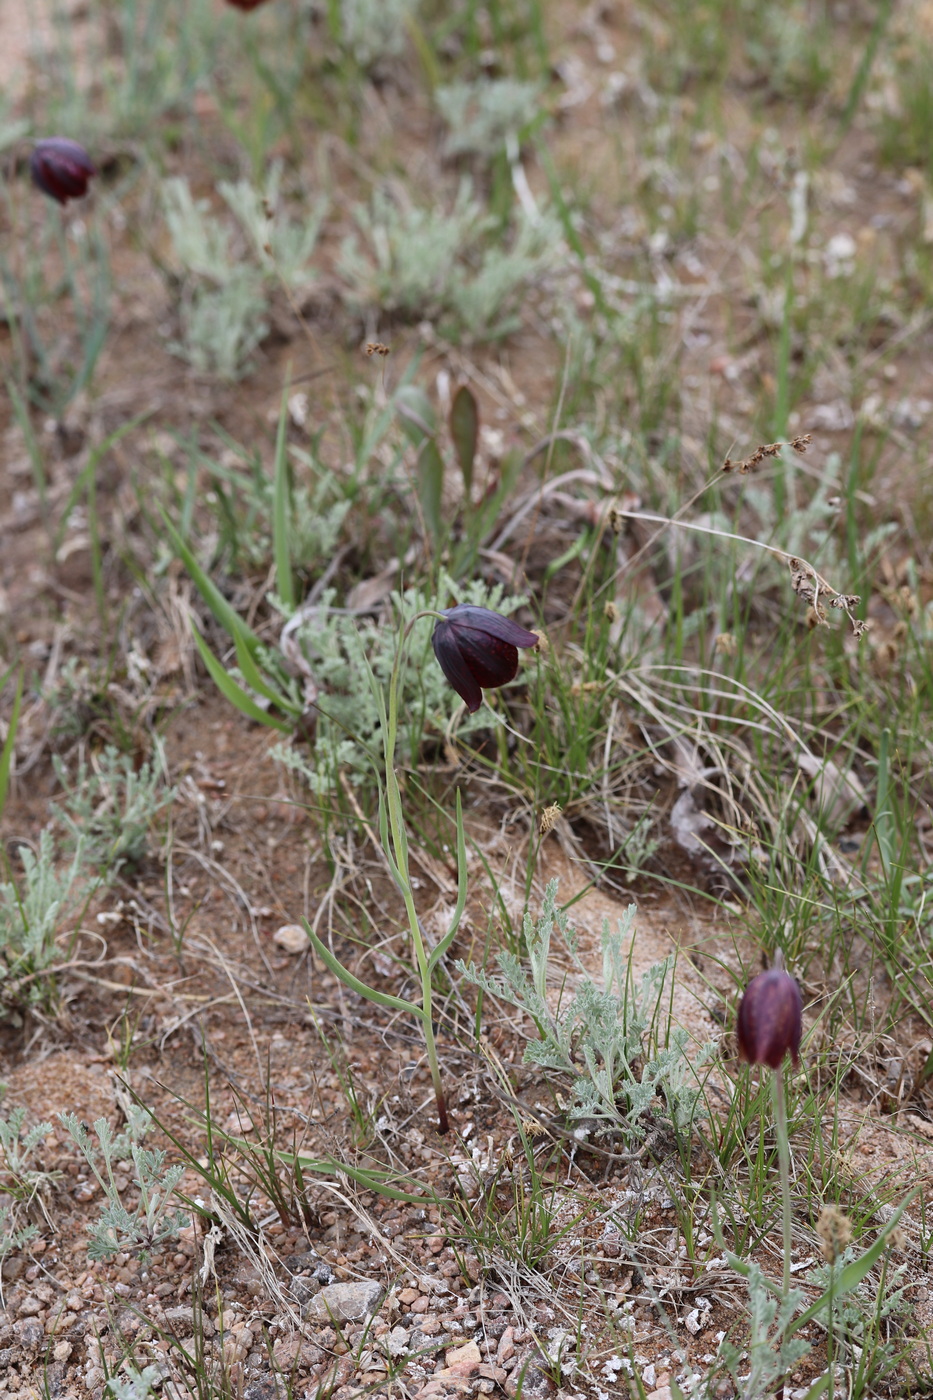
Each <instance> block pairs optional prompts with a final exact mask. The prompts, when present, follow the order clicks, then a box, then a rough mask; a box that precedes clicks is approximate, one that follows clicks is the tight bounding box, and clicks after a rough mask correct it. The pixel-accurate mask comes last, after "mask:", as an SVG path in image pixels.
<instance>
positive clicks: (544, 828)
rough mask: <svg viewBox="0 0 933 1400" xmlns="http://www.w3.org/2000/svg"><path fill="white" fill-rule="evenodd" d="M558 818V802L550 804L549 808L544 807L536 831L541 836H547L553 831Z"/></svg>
mask: <svg viewBox="0 0 933 1400" xmlns="http://www.w3.org/2000/svg"><path fill="white" fill-rule="evenodd" d="M559 816H560V804H559V803H558V802H552V803H551V805H550V806H549V807H545V809H544V811H543V812H542V813H541V816H540V818H539V820H538V830H539V831H540V833H541V835H542V836H547V834H548V832H549V831H553V830H554V828H555V826H556V825H557V818H558V817H559Z"/></svg>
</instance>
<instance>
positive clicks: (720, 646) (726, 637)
mask: <svg viewBox="0 0 933 1400" xmlns="http://www.w3.org/2000/svg"><path fill="white" fill-rule="evenodd" d="M738 649H739V644H738V642H737V641H736V639H735V633H734V632H720V634H719V636H718V637H717V638H716V650H717V651H721V652H722V654H723V656H735V654H736V653H737V651H738Z"/></svg>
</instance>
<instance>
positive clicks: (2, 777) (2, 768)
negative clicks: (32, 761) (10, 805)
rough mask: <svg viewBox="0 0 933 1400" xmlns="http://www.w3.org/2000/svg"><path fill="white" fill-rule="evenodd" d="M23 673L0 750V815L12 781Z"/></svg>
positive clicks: (3, 684) (2, 686)
mask: <svg viewBox="0 0 933 1400" xmlns="http://www.w3.org/2000/svg"><path fill="white" fill-rule="evenodd" d="M12 670H13V667H12V666H11V667H10V669H9V671H7V673H6V675H5V676H4V677H3V680H2V681H0V691H2V690H5V689H6V683H7V681H8V680H9V679H10V674H11V672H12ZM23 674H24V673H23V672H22V671H20V673H19V678H18V680H17V682H16V694H15V695H14V697H13V710H12V713H11V714H10V727H9V728H8V729H7V732H6V738H5V739H4V741H3V750H2V752H0V816H2V815H3V809H4V807H5V806H6V795H7V789H8V787H9V783H10V767H11V765H12V762H13V747H14V745H15V743H16V728H17V725H18V724H19V707H20V704H21V702H22V699H23Z"/></svg>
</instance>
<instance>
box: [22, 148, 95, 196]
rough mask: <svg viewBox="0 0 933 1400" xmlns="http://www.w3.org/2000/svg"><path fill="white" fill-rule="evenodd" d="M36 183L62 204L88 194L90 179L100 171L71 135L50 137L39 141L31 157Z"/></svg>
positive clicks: (32, 172)
mask: <svg viewBox="0 0 933 1400" xmlns="http://www.w3.org/2000/svg"><path fill="white" fill-rule="evenodd" d="M29 171H30V174H31V175H32V180H33V184H34V185H37V186H38V188H39V189H40V190H41V191H42V193H43V194H47V195H48V196H49V197H50V198H51V199H57V200H58V202H59V204H67V203H68V201H69V199H80V198H81V196H82V195H85V194H87V182H88V180H90V178H91V176H92V175H96V174H97V170H96V168H95V166H94V162H93V161H92V160H91V157H90V156H89V155H88V153H87V151H86V150H85V149H84V147H83V146H79V145H78V143H77V141H70V140H69V139H68V137H67V136H47V137H46V138H45V140H43V141H37V142H36V145H35V149H34V150H33V153H32V155H31V156H30V158H29Z"/></svg>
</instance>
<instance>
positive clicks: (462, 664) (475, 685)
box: [431, 622, 517, 715]
mask: <svg viewBox="0 0 933 1400" xmlns="http://www.w3.org/2000/svg"><path fill="white" fill-rule="evenodd" d="M431 645H432V646H433V648H434V655H435V656H436V657H437V660H438V664H439V665H440V668H441V670H442V671H443V672H444V675H445V676H446V677H447V680H448V682H449V684H450V685H452V686H453V688H454V690H455V691H456V692H457V694H458V695H459V696H460V699H461V700H462V701H463V703H464V705H466V707H467V709H468V710H469V711H470V714H471V715H472V714H475V713H476V711H477V710H478V709H479V707H480V705H481V704H482V703H483V692H482V690H481V689H480V684H479V681H478V680H477V679H476V678H475V676H474V675H473V673H472V671H471V670H470V668H469V666H468V665H467V663H466V661H465V660H464V658H463V655H462V653H461V651H460V647H459V646H458V644H457V639H456V636H455V635H454V631H453V628H452V627H451V625H450V623H449V622H439V623H438V624H437V626H436V627H435V629H434V632H433V633H432V636H431ZM516 655H517V653H516Z"/></svg>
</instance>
